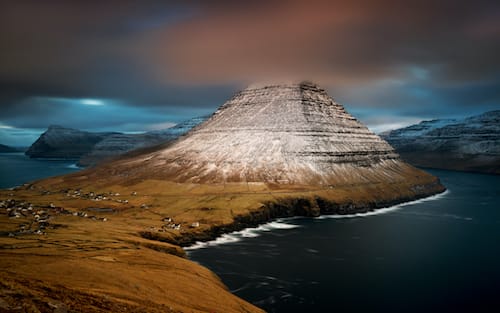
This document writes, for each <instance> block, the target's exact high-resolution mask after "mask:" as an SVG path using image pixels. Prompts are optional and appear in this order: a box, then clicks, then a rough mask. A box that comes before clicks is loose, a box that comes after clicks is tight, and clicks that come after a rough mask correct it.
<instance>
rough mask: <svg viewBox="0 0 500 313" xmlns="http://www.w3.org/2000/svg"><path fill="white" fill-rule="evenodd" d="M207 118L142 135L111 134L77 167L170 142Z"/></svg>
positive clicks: (82, 158) (79, 162) (195, 119)
mask: <svg viewBox="0 0 500 313" xmlns="http://www.w3.org/2000/svg"><path fill="white" fill-rule="evenodd" d="M207 118H208V116H201V117H195V118H192V119H190V120H187V121H184V122H182V123H179V124H177V125H175V126H173V127H170V128H167V129H163V130H157V131H150V132H146V133H142V134H112V135H109V136H106V137H105V138H104V139H103V140H101V141H99V142H98V143H97V144H96V145H95V146H94V147H93V148H92V150H91V151H90V152H89V153H87V154H85V155H83V156H82V157H81V158H80V160H79V161H78V165H79V166H90V165H95V164H97V163H99V162H102V161H103V160H106V159H109V158H112V157H116V156H118V155H121V154H125V153H127V152H129V151H132V150H136V149H140V148H146V147H151V146H154V145H158V144H160V143H164V142H168V141H172V140H174V139H177V138H178V137H179V136H181V135H183V134H185V133H187V132H188V131H189V130H190V129H191V128H193V127H194V126H196V125H198V124H199V123H201V122H203V121H205V120H206V119H207Z"/></svg>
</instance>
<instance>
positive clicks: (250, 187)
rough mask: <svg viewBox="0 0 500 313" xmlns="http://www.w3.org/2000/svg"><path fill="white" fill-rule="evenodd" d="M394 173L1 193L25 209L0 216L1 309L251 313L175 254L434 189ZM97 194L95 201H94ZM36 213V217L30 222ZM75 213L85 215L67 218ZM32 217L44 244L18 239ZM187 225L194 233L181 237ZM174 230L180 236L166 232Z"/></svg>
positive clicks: (58, 182)
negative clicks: (238, 233)
mask: <svg viewBox="0 0 500 313" xmlns="http://www.w3.org/2000/svg"><path fill="white" fill-rule="evenodd" d="M111 170H112V169H111ZM394 171H395V172H393V173H388V172H386V173H384V174H381V173H379V172H377V171H373V170H372V169H370V168H364V169H360V171H359V172H357V173H356V174H353V176H352V177H351V179H352V181H353V183H352V184H346V183H341V182H340V181H339V183H338V184H337V185H335V186H294V185H273V184H265V183H230V184H219V185H214V184H211V185H204V184H180V183H174V182H169V181H165V180H154V179H146V180H142V179H141V180H135V181H127V180H123V179H121V180H120V179H118V178H117V177H113V176H109V177H102V176H100V175H98V176H94V175H95V174H94V173H96V172H95V171H94V170H91V171H83V172H81V173H77V174H72V175H67V176H61V177H55V178H50V179H46V180H43V181H39V182H37V183H35V184H33V185H30V186H25V187H23V188H19V189H17V190H13V191H0V199H1V200H5V199H8V198H10V199H16V200H17V202H16V204H15V205H14V207H26V206H27V204H22V202H23V201H25V202H30V203H32V207H33V209H32V211H26V212H22V210H20V212H21V213H23V214H24V215H26V216H23V215H21V216H19V217H17V218H15V217H9V216H8V215H9V214H11V212H12V209H11V212H8V211H7V209H6V208H2V209H0V235H1V236H0V247H1V249H0V266H1V267H2V269H4V270H3V271H2V273H1V274H0V281H2V284H1V285H0V299H3V300H2V301H3V302H2V301H0V307H2V305H3V306H4V307H10V308H13V307H15V306H19V305H21V306H25V307H26V308H29V307H30V306H36V307H37V308H38V309H39V310H40V311H43V310H44V308H46V309H47V310H53V309H54V306H57V305H59V306H66V307H67V308H69V309H70V310H74V311H81V312H105V311H113V312H121V311H125V310H126V311H137V312H159V311H162V312H257V311H259V309H258V308H256V307H254V306H252V305H250V304H248V303H246V302H244V301H243V300H241V299H239V298H237V297H235V296H234V295H232V294H231V293H230V292H229V291H227V289H226V288H225V287H224V285H223V284H222V283H221V282H220V281H219V279H218V278H217V277H216V276H215V275H214V274H213V273H211V272H210V271H209V270H207V269H205V268H203V267H201V266H199V265H197V264H195V263H193V262H191V261H189V260H187V259H185V258H183V255H184V252H183V250H182V249H181V248H180V247H179V246H177V245H187V244H190V243H192V242H193V241H196V240H199V239H210V238H213V237H214V236H216V235H218V234H220V233H221V232H225V231H230V230H233V229H239V228H242V227H245V226H248V225H253V224H257V223H260V222H264V221H266V220H269V219H270V218H273V217H278V216H290V215H318V214H320V213H350V212H359V211H366V210H368V209H373V208H377V207H382V206H386V205H389V204H393V203H397V202H402V201H405V200H410V199H415V198H420V197H424V196H427V195H430V194H434V193H437V192H440V191H442V190H444V187H443V186H441V185H440V184H439V181H438V180H437V178H435V177H433V176H431V175H428V174H426V173H424V172H422V171H420V170H417V169H415V168H413V167H411V166H408V165H404V166H400V167H398V168H397V169H394ZM366 177H369V178H370V181H368V182H366V181H365V182H363V179H365V178H366ZM387 177H390V179H388V178H387ZM121 181H126V185H124V184H121V183H120V182H121ZM77 189H78V190H79V191H77ZM90 195H92V196H90ZM97 195H102V196H103V197H106V198H105V199H104V198H102V199H100V200H99V201H95V197H96V196H97ZM96 208H97V209H99V210H97V211H96ZM16 210H17V209H16ZM36 211H38V212H40V211H44V212H40V214H39V215H40V217H39V218H38V221H36V217H35V213H36ZM78 212H80V214H79V215H84V213H86V214H87V216H86V217H85V216H78V215H77V216H74V215H73V213H78ZM167 217H168V218H171V219H172V221H171V222H169V221H168V220H165V218H167ZM40 218H42V219H43V220H45V221H44V222H43V223H45V224H43V225H44V226H45V228H44V229H42V231H43V232H44V234H42V235H35V234H30V233H28V232H27V231H26V230H27V229H30V230H31V231H34V230H38V229H40V225H42V224H41V223H40ZM104 219H106V221H104ZM194 222H197V223H199V226H198V227H190V225H191V224H192V223H194ZM174 223H175V224H178V225H180V229H178V230H176V229H172V228H171V226H172V224H174ZM23 225H24V229H25V231H24V233H23V232H22V231H21V229H22V227H23ZM9 234H11V236H13V237H9ZM26 311H28V310H27V309H26Z"/></svg>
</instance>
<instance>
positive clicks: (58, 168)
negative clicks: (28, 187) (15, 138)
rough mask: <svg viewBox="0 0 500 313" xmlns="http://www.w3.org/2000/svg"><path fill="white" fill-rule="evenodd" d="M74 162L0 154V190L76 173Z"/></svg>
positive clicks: (20, 153) (76, 168) (20, 154)
mask: <svg viewBox="0 0 500 313" xmlns="http://www.w3.org/2000/svg"><path fill="white" fill-rule="evenodd" d="M75 163H76V161H68V160H44V159H30V158H29V157H28V156H26V155H24V153H22V152H19V153H0V188H12V187H16V186H19V185H21V184H23V183H26V182H30V181H33V180H37V179H41V178H45V177H50V176H56V175H61V174H66V173H71V172H75V171H78V170H79V168H78V167H77V166H76V164H75Z"/></svg>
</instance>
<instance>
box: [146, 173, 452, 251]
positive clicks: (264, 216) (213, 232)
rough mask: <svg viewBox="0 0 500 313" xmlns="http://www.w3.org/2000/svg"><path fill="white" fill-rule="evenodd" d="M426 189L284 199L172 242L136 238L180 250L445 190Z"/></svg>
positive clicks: (150, 235)
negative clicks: (363, 198) (385, 196)
mask: <svg viewBox="0 0 500 313" xmlns="http://www.w3.org/2000/svg"><path fill="white" fill-rule="evenodd" d="M426 188H427V189H428V190H426V191H422V192H420V193H417V194H415V195H414V196H412V197H407V196H403V197H399V198H394V199H391V200H382V201H370V202H366V203H365V202H357V203H355V202H354V201H346V202H340V203H339V202H336V201H331V200H328V199H325V198H322V197H318V196H315V197H314V198H313V199H309V198H305V197H295V198H294V197H287V198H283V199H275V200H273V201H269V202H267V203H264V204H263V206H261V208H259V209H258V210H255V211H250V212H248V213H247V214H245V215H243V214H242V215H238V216H234V217H233V221H232V222H231V223H228V224H222V225H213V226H211V227H210V228H207V229H205V230H203V231H199V232H186V233H181V234H178V235H176V236H174V237H173V238H165V237H163V236H161V235H159V234H158V233H154V232H150V231H141V232H140V233H139V235H140V236H141V237H143V238H145V239H149V240H155V241H161V242H167V243H170V244H173V245H176V246H179V247H181V248H182V249H184V248H186V247H190V246H192V245H194V244H197V243H199V242H209V241H213V240H216V239H217V238H218V237H221V236H223V235H225V234H229V233H232V232H238V231H242V230H244V229H247V228H255V227H258V226H260V225H263V224H266V223H269V222H272V221H274V220H276V219H280V218H294V217H313V218H318V217H320V216H328V215H339V216H352V215H356V214H370V213H372V212H376V211H377V210H383V209H387V208H391V207H394V206H398V205H403V204H405V203H408V204H411V203H412V202H414V201H419V200H422V199H425V198H429V197H433V196H438V195H441V194H444V193H446V192H447V189H446V188H445V187H444V186H442V185H441V184H440V182H439V180H438V181H436V182H435V184H429V185H427V186H426ZM372 214H376V213H372Z"/></svg>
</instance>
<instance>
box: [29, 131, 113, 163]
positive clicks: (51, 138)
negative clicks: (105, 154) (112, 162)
mask: <svg viewBox="0 0 500 313" xmlns="http://www.w3.org/2000/svg"><path fill="white" fill-rule="evenodd" d="M113 134H116V133H91V132H86V131H81V130H77V129H72V128H66V127H62V126H57V125H51V126H49V128H48V129H47V131H45V132H44V133H43V134H42V135H40V137H39V138H38V139H37V140H36V141H35V142H34V143H33V144H32V145H31V147H29V149H28V151H26V155H27V156H29V157H30V158H56V159H73V160H77V159H79V158H80V157H81V156H82V155H85V154H87V153H89V152H90V151H92V149H93V148H94V146H95V145H96V144H97V143H98V142H99V141H101V140H103V139H104V138H106V137H107V136H110V135H113Z"/></svg>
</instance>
